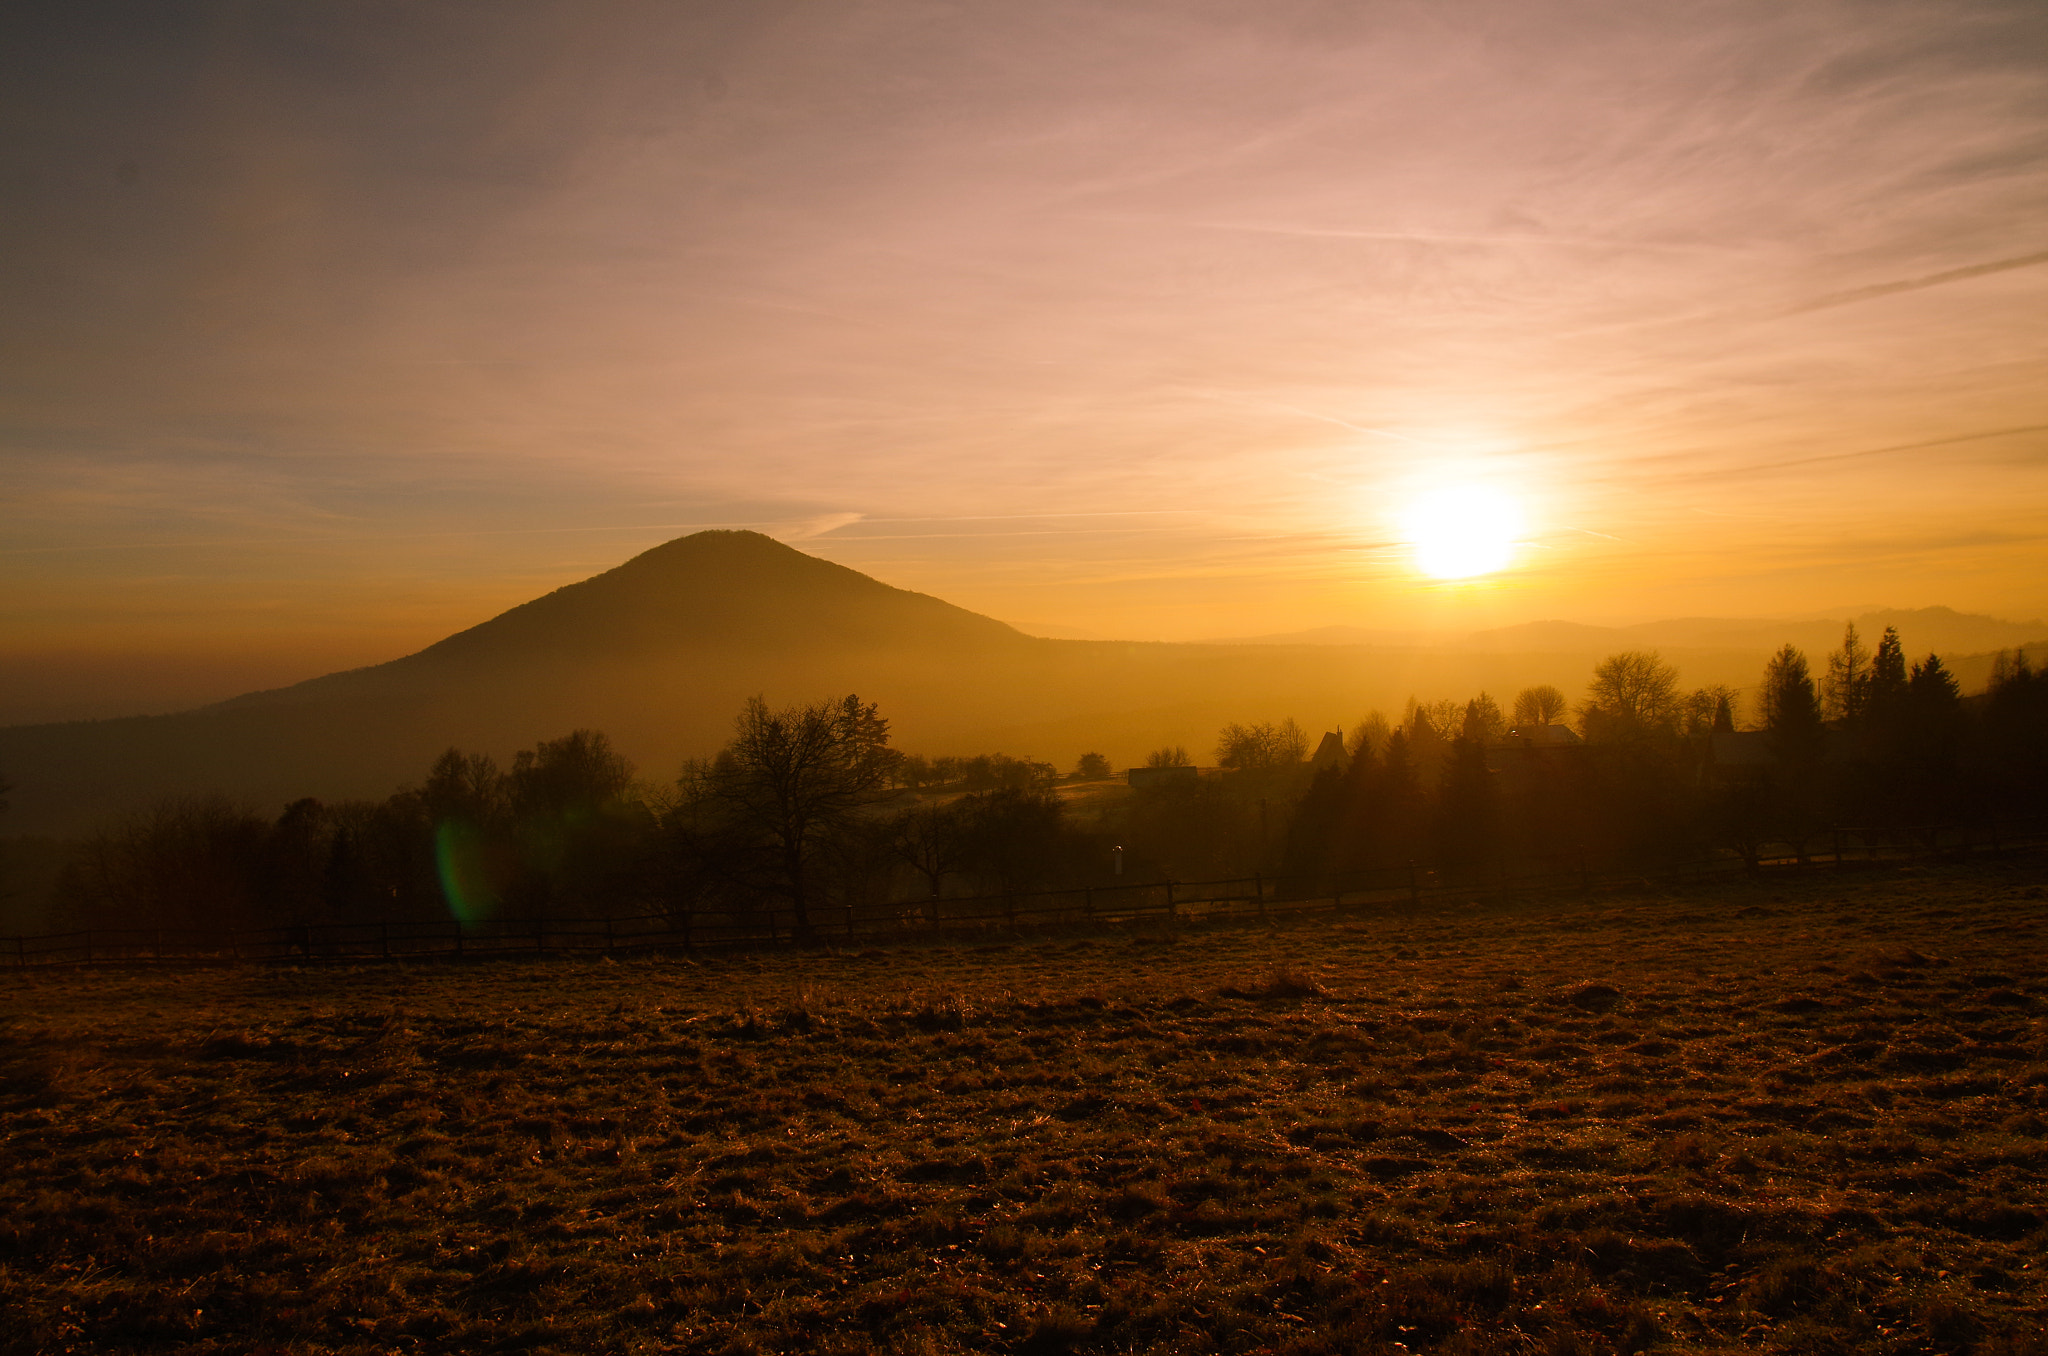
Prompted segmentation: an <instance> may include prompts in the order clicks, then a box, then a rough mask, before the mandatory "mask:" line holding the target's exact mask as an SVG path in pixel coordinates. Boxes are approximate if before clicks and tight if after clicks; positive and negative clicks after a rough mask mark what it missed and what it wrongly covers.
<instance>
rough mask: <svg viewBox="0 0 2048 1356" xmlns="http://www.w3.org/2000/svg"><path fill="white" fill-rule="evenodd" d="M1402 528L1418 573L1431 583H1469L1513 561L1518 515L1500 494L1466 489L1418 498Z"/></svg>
mask: <svg viewBox="0 0 2048 1356" xmlns="http://www.w3.org/2000/svg"><path fill="white" fill-rule="evenodd" d="M1402 524H1403V527H1404V528H1405V530H1406V533H1407V538H1408V542H1409V544H1410V545H1411V546H1413V547H1414V549H1415V566H1416V568H1417V569H1419V570H1421V571H1422V572H1423V573H1424V574H1426V575H1429V576H1430V577H1431V578H1433V579H1471V578H1473V577H1475V576H1478V575H1482V574H1496V573H1498V572H1499V571H1501V570H1504V569H1506V568H1507V567H1508V566H1509V565H1510V564H1512V563H1513V562H1514V558H1515V545H1516V538H1517V537H1519V536H1520V534H1521V531H1522V514H1521V510H1520V509H1519V507H1517V505H1516V504H1515V502H1514V501H1513V500H1512V499H1510V498H1508V497H1507V496H1506V495H1504V494H1502V493H1500V492H1499V491H1497V490H1492V489H1488V488H1486V487H1484V486H1480V485H1464V486H1457V487H1455V488H1451V489H1442V490H1436V491H1433V492H1431V493H1428V494H1424V495H1422V496H1420V497H1419V498H1417V499H1416V500H1415V501H1414V502H1413V503H1411V504H1410V505H1409V506H1408V512H1407V513H1406V514H1405V515H1404V516H1403V519H1402Z"/></svg>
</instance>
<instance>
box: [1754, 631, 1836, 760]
mask: <svg viewBox="0 0 2048 1356" xmlns="http://www.w3.org/2000/svg"><path fill="white" fill-rule="evenodd" d="M1757 707H1758V714H1759V715H1760V716H1761V717H1762V718H1763V725H1764V729H1766V730H1768V731H1769V732H1770V734H1771V740H1772V743H1773V744H1775V745H1776V746H1777V749H1778V752H1779V754H1780V756H1782V757H1787V758H1797V759H1810V758H1812V757H1814V756H1816V755H1817V754H1818V753H1819V750H1820V728H1821V715H1820V697H1819V694H1818V693H1816V692H1815V691H1814V686H1813V676H1812V674H1811V673H1810V672H1808V670H1807V667H1806V656H1805V655H1804V654H1801V653H1800V652H1799V650H1798V649H1797V648H1796V647H1794V646H1791V645H1786V646H1784V647H1783V648H1782V649H1780V650H1779V651H1778V652H1777V653H1776V654H1774V655H1772V656H1771V661H1770V663H1768V664H1766V665H1765V666H1764V680H1763V688H1762V691H1761V692H1759V693H1758V694H1757Z"/></svg>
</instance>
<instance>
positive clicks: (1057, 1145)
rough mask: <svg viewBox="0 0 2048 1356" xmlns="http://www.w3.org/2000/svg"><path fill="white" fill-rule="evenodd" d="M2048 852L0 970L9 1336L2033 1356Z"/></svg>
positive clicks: (2039, 1247)
mask: <svg viewBox="0 0 2048 1356" xmlns="http://www.w3.org/2000/svg"><path fill="white" fill-rule="evenodd" d="M2044 881H2048V863H2044V862H2043V861H2042V860H2041V859H2038V858H2035V859H2025V860H2022V859H2008V860H2006V861H2003V862H1995V863H1980V864H1973V865H1969V866H1962V867H1954V868H1944V869H1939V870H1927V871H1923V872H1914V871H1904V870H1899V869H1895V868H1894V869H1886V870H1883V871H1876V870H1873V871H1869V872H1842V873H1812V874H1809V875H1805V876H1793V875H1787V876H1783V877H1779V878H1771V879H1766V880H1764V881H1761V882H1751V883H1743V884H1738V885H1720V886H1710V887H1703V888H1699V889H1693V890H1687V891H1685V892H1682V893H1677V894H1670V895H1666V894H1660V893H1658V892H1656V891H1654V890H1651V889H1649V888H1647V887H1646V888H1644V889H1642V890H1640V891H1637V892H1632V893H1630V892H1617V893H1613V894H1608V895H1602V896H1598V897H1595V898H1592V899H1577V898H1574V899H1557V900H1547V901H1543V900H1539V901H1525V902H1521V903H1512V904H1502V903H1473V904H1470V905H1459V906H1431V908H1430V909H1429V911H1427V912H1426V913H1421V914H1411V913H1409V912H1407V911H1405V910H1396V911H1387V912H1378V913H1372V914H1361V915H1354V916H1350V917H1346V918H1340V919H1337V920H1335V921H1332V920H1329V919H1317V920H1297V921H1294V922H1290V923H1285V924H1279V925H1274V926H1270V927H1262V926H1254V925H1248V924H1245V925H1235V926H1216V927H1213V928H1196V929H1188V930H1183V931H1181V932H1178V933H1146V934H1142V935H1121V934H1114V933H1098V934H1093V935H1085V936H1066V937H1057V938H1039V939H1030V938H1020V939H1009V940H1002V939H996V940H992V941H990V942H988V943H986V944H982V945H965V944H961V945H929V946H916V947H906V948H901V949H883V950H865V951H860V952H858V953H850V952H848V953H835V952H801V953H799V952H787V953H776V954H764V955H756V956H747V957H723V958H704V959H696V960H693V959H687V958H673V959H645V960H633V961H629V962H624V963H618V964H612V963H606V962H588V961H581V960H578V961H573V962H572V961H559V962H549V961H524V962H514V961H496V962H489V963H470V964H460V963H434V964H417V965H396V964H394V965H382V966H364V967H351V968H318V967H305V968H300V967H290V966H275V967H264V966H254V965H248V966H238V967H221V968H209V969H130V970H108V969H78V970H61V971H60V970H43V971H34V970H31V971H26V972H16V973H9V974H6V975H4V976H0V986H4V992H0V1313H4V1314H6V1315H8V1318H7V1320H6V1321H5V1323H4V1324H0V1349H5V1350H8V1351H23V1352H29V1351H33V1352H60V1351H143V1350H149V1351H194V1352H199V1351H220V1352H228V1351H233V1352H250V1351H270V1352H330V1351H332V1352H373V1351H375V1352H385V1351H410V1350H418V1351H516V1350H530V1351H546V1350H555V1351H563V1352H570V1351H574V1352H613V1351H616V1352H628V1351H687V1352H700V1351H701V1352H749V1351H817V1352H832V1351H868V1350H883V1351H902V1352H935V1353H936V1352H957V1351H1014V1352H1020V1353H1037V1352H1046V1353H1050V1352H1060V1351H1103V1352H1151V1351H1159V1352H1165V1351H1174V1352H1183V1351H1184V1352H1208V1351H1232V1352H1240V1351H1241V1352H1255V1351H1274V1352H1298V1353H1309V1352H1333V1353H1334V1352H1399V1351H1440V1352H1475V1353H1476V1352H1551V1353H1567V1352H1606V1351H1619V1352H1632V1351H1659V1352H1662V1351H1671V1352H1694V1351H1698V1352H1734V1351H1743V1352H1755V1351H1763V1352H1776V1351H1783V1352H1849V1351H1854V1352H1921V1351H1974V1352H2015V1353H2017V1352H2048V1341H2044V1339H2043V1337H2042V1332H2043V1329H2044V1327H2048V1287H2044V1279H2048V1278H2044V1272H2048V1249H2044V1246H2043V1245H2044V1242H2048V1171H2044V1169H2048V1143H2044V1138H2043V1136H2044V1129H2048V1126H2044V1116H2048V964H2044V956H2043V949H2042V941H2043V927H2044V923H2048V900H2044V890H2043V882H2044Z"/></svg>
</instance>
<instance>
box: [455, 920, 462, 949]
mask: <svg viewBox="0 0 2048 1356" xmlns="http://www.w3.org/2000/svg"><path fill="white" fill-rule="evenodd" d="M455 954H456V955H458V956H459V955H461V954H462V920H461V919H460V918H458V919H456V920H455Z"/></svg>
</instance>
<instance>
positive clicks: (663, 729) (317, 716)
mask: <svg viewBox="0 0 2048 1356" xmlns="http://www.w3.org/2000/svg"><path fill="white" fill-rule="evenodd" d="M1048 643H1049V642H1045V641H1037V640H1033V639H1031V638H1030V637H1027V636H1025V635H1023V634H1022V633H1021V632H1018V631H1016V630H1014V629H1013V628H1011V627H1009V626H1005V625H1004V624H1003V623H1001V622H998V621H994V620H992V619H990V618H988V617H983V616H980V615H979V614H977V613H973V612H969V611H967V610H966V609H964V608H959V607H955V606H953V605H952V604H950V603H946V602H942V601H940V600H939V599H937V598H932V597H930V596H928V595H925V594H921V593H912V592H910V591H908V590H905V589H898V588H893V587H891V586H889V585H887V584H884V583H881V582H880V581H878V580H875V579H871V578H869V577H868V576H866V575H863V574H861V573H859V572H857V571H854V570H849V569H847V568H845V567H844V566H840V565H835V564H833V563H831V562H829V561H824V560H819V559H817V558H816V557H813V556H807V555H805V554H803V553H802V552H800V551H796V550H792V549H791V548H789V547H787V546H784V545H782V544H781V543H779V542H776V541H774V540H773V539H771V538H768V537H764V536H761V535H759V534H758V533H752V532H702V533H698V534H696V535H694V536H689V537H683V538H680V539H678V540H675V541H671V542H668V543H666V544H664V545H662V546H658V547H655V548H654V549H653V550H650V551H647V552H645V553H644V554H642V555H639V556H636V557H634V558H633V559H631V560H629V561H627V562H626V563H625V564H623V565H620V566H619V567H617V568H616V569H613V570H609V571H606V572H605V573H604V574H601V575H598V576H596V577H594V578H591V579H586V580H584V581H582V582H581V583H577V584H571V585H568V586H567V587H565V588H561V589H557V590H555V591H554V592H553V593H550V594H547V595H546V596H544V597H541V598H537V599H535V600H533V601H532V602H529V603H525V604H522V605H520V606H518V607H515V608H513V609H511V610H510V611H508V612H505V613H503V614H501V615H499V616H497V617H493V618H492V619H490V620H489V621H486V622H484V623H482V624H481V625H478V626H474V627H471V628H470V629H468V630H466V631H462V632H458V633H457V634H455V635H452V636H449V637H448V638H447V639H445V640H442V641H440V642H438V643H436V644H434V645H431V646H428V647H427V648H426V649H424V650H421V651H419V652H418V653H417V654H412V655H407V656H405V657H404V658H401V659H395V660H392V661H391V662H389V663H386V664H379V665H376V666H373V667H369V668H361V669H353V670H349V671H346V672H342V673H333V674H328V675H326V676H325V677H321V678H315V679H312V680H311V681H308V682H303V683H298V684H295V685H293V686H291V687H285V688H278V689H275V690H271V691H265V692H255V693H250V694H248V695H246V696H241V697H236V698H233V699H231V700H228V701H225V702H221V703H218V704H215V705H212V706H207V707H203V708H200V709H199V710H196V711H187V712H181V713H177V714H173V715H159V716H140V717H133V718H128V719H119V720H98V721H74V722H66V723H62V724H50V725H30V726H15V727H12V728H8V729H0V769H5V771H6V775H7V777H8V778H9V779H10V780H11V781H13V782H14V783H15V787H16V789H15V792H14V795H13V797H12V799H13V802H14V809H13V812H12V813H11V814H10V816H9V820H10V822H9V823H8V825H7V827H8V828H9V829H10V830H11V831H13V832H28V833H69V832H77V831H79V830H80V829H81V828H83V827H84V826H86V825H88V824H90V823H92V822H95V821H97V820H99V819H101V818H103V817H105V816H106V815H107V814H109V813H112V812H115V811H118V810H120V809H122V808H124V807H126V806H129V805H134V804H138V803H143V802H147V801H148V800H151V799H154V798H156V797H159V796H163V795H167V794H181V793H187V792H194V791H204V790H213V789H218V790H224V791H227V792H229V793H231V794H233V795H236V796H238V797H241V798H244V799H247V800H250V801H252V802H254V803H255V804H257V805H259V806H276V805H279V804H282V803H284V802H286V801H289V800H291V799H295V798H297V797H298V796H303V795H317V796H320V797H323V798H330V799H332V798H347V797H381V796H384V795H388V794H390V792H391V791H392V790H393V789H394V788H395V787H397V786H398V785H399V784H401V783H403V782H405V781H408V780H417V779H418V778H419V777H420V776H421V775H422V774H423V773H424V772H425V770H426V768H427V766H428V765H429V764H430V763H431V762H432V760H433V758H434V757H435V756H437V755H438V753H439V752H440V751H441V750H442V749H444V748H447V747H448V746H450V745H451V744H452V745H458V746H461V747H463V748H467V749H476V750H481V751H488V752H492V753H495V754H497V755H498V756H500V757H505V756H508V755H509V754H510V753H511V752H512V750H513V749H515V748H519V747H523V746H530V745H532V744H533V743H535V742H536V741H538V740H541V739H546V738H551V737H554V736H556V735H559V734H562V733H564V732H566V731H567V730H568V729H571V728H574V727H576V726H586V725H587V726H594V727H596V728H600V729H604V730H606V731H607V732H608V733H610V734H611V735H612V736H613V737H614V738H615V739H616V740H617V741H618V742H619V743H620V745H621V746H622V747H625V748H627V749H628V750H630V751H631V752H632V753H633V755H634V756H635V757H638V758H640V759H641V760H642V761H643V762H649V761H652V762H653V763H656V764H668V765H673V764H674V763H675V762H676V761H677V760H679V759H680V758H681V757H683V756H685V755H686V754H692V753H703V752H708V751H709V750H710V749H713V748H715V747H717V745H718V744H719V743H720V742H721V741H722V740H723V738H724V736H725V735H726V734H727V733H728V732H729V731H730V729H731V724H732V719H733V715H734V713H735V712H736V711H737V710H738V709H739V707H740V705H741V704H742V703H743V702H744V701H745V700H746V699H747V698H748V697H750V696H753V695H756V694H764V695H767V696H768V697H769V698H770V699H771V700H775V701H782V702H793V701H800V700H808V699H811V698H813V697H816V696H820V695H825V694H827V693H830V692H834V691H839V692H845V691H863V692H866V691H868V690H870V689H871V687H872V686H873V685H874V684H875V683H877V682H880V683H883V684H885V685H889V684H892V683H893V682H894V680H896V679H898V678H900V677H902V676H903V675H905V674H919V673H922V674H928V675H929V674H938V673H941V672H951V671H953V670H954V669H955V668H956V667H957V666H960V665H963V664H966V665H982V666H986V665H989V664H991V663H997V664H1001V663H1004V662H1008V663H1010V664H1012V665H1014V664H1015V663H1016V662H1017V661H1018V660H1019V659H1021V658H1022V657H1023V656H1024V655H1026V654H1027V653H1028V652H1030V651H1031V650H1032V649H1033V648H1034V647H1037V646H1043V645H1045V644H1048Z"/></svg>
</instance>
